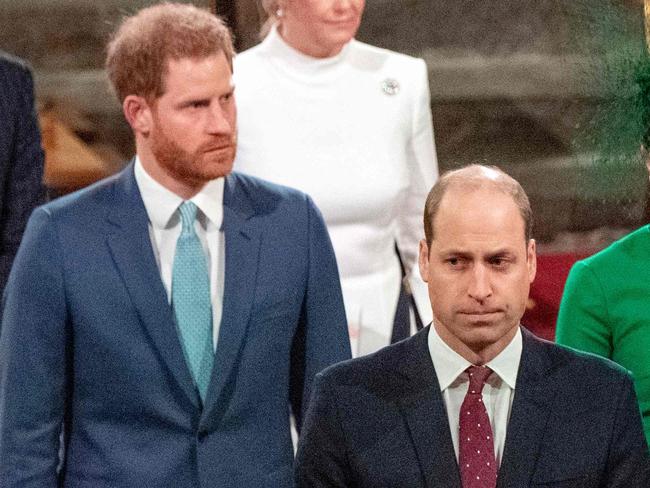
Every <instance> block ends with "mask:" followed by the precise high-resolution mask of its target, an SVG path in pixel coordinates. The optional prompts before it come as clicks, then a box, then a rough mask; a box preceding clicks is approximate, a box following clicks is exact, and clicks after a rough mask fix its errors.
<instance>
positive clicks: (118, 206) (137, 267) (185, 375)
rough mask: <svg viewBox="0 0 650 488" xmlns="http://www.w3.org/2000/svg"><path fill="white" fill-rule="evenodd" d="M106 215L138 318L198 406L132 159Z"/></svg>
mask: <svg viewBox="0 0 650 488" xmlns="http://www.w3.org/2000/svg"><path fill="white" fill-rule="evenodd" d="M108 220H109V221H110V222H111V223H113V225H114V226H115V227H114V231H113V232H112V233H110V234H109V235H108V237H107V241H108V246H109V248H110V251H111V254H112V256H113V260H114V261H115V265H116V266H117V269H118V271H119V273H120V274H121V276H122V278H123V280H124V284H125V285H126V288H127V290H128V292H129V294H130V296H131V300H132V301H133V304H134V305H135V307H136V309H137V311H138V314H139V316H140V319H141V321H142V323H143V325H144V327H145V329H146V331H147V333H148V335H149V337H150V338H151V341H152V342H153V344H154V345H155V346H156V348H157V350H158V352H159V354H160V356H161V357H162V359H163V361H164V362H165V364H166V365H167V366H168V367H169V370H170V372H171V374H172V376H173V377H174V379H175V380H176V382H177V383H178V384H179V386H180V387H181V389H182V390H183V392H184V393H185V395H186V396H187V397H188V399H189V400H190V401H191V402H192V403H193V404H194V405H195V406H196V407H197V408H198V406H199V397H198V393H197V391H196V389H195V387H194V384H193V381H192V377H191V374H190V371H189V369H188V367H187V364H186V362H185V358H184V356H183V350H182V346H181V344H180V341H179V338H178V333H177V331H176V327H175V326H174V320H173V316H172V312H171V307H170V306H169V303H168V301H167V294H166V292H165V288H164V286H163V283H162V280H161V279H160V272H159V270H158V266H157V264H156V260H155V257H154V254H153V249H152V247H151V238H150V236H149V230H148V224H149V219H148V216H147V212H146V210H145V208H144V204H143V202H142V198H141V196H140V191H139V189H138V187H137V184H136V181H135V176H134V173H133V164H131V165H130V166H129V167H128V168H127V169H126V170H124V171H123V172H122V173H121V174H120V175H119V177H118V179H117V181H116V184H115V195H114V204H113V208H112V211H111V212H110V214H109V216H108Z"/></svg>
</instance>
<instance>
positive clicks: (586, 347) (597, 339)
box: [555, 261, 612, 358]
mask: <svg viewBox="0 0 650 488" xmlns="http://www.w3.org/2000/svg"><path fill="white" fill-rule="evenodd" d="M555 339H556V341H557V342H558V343H559V344H564V345H567V346H570V347H573V348H575V349H580V350H582V351H588V352H592V353H595V354H599V355H600V356H604V357H607V358H610V357H611V355H612V336H611V329H610V324H609V316H608V309H607V295H606V294H605V293H604V291H603V288H602V285H601V282H600V280H599V279H598V277H597V276H596V274H595V273H594V272H593V270H592V269H591V268H590V267H589V265H588V264H586V263H585V262H583V261H580V262H578V263H576V264H575V265H574V266H573V268H572V269H571V272H570V273H569V277H568V278H567V282H566V285H565V286H564V294H563V296H562V303H561V304H560V312H559V314H558V318H557V326H556V330H555Z"/></svg>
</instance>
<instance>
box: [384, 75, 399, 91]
mask: <svg viewBox="0 0 650 488" xmlns="http://www.w3.org/2000/svg"><path fill="white" fill-rule="evenodd" d="M381 89H382V90H384V93H385V94H386V95H397V94H398V93H399V83H398V82H397V80H396V79H394V78H386V79H385V80H384V81H383V82H382V83H381Z"/></svg>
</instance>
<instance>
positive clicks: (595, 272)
mask: <svg viewBox="0 0 650 488" xmlns="http://www.w3.org/2000/svg"><path fill="white" fill-rule="evenodd" d="M556 340H557V342H558V343H560V344H565V345H568V346H571V347H574V348H576V349H580V350H583V351H589V352H593V353H596V354H599V355H601V356H604V357H606V358H609V359H612V360H613V361H615V362H617V363H618V364H620V365H621V366H623V367H624V368H626V369H628V370H630V371H631V372H632V374H633V375H634V383H635V387H636V392H637V396H638V398H639V403H640V406H641V414H642V415H643V424H644V430H645V435H646V439H647V440H648V443H650V226H645V227H642V228H640V229H638V230H636V231H634V232H632V233H631V234H629V235H627V236H625V237H624V238H622V239H621V240H619V241H617V242H615V243H614V244H612V245H611V246H609V247H608V248H606V249H604V250H603V251H601V252H599V253H597V254H595V255H593V256H591V257H589V258H587V259H585V260H583V261H578V262H577V263H576V264H575V265H574V266H573V268H572V269H571V272H570V273H569V277H568V278H567V282H566V285H565V288H564V295H563V297H562V303H561V305H560V312H559V315H558V320H557V329H556Z"/></svg>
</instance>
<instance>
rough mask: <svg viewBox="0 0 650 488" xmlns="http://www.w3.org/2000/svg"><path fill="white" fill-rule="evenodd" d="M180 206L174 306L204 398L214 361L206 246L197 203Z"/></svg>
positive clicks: (195, 377)
mask: <svg viewBox="0 0 650 488" xmlns="http://www.w3.org/2000/svg"><path fill="white" fill-rule="evenodd" d="M178 210H179V212H180V215H181V224H182V226H183V228H182V230H181V235H180V236H179V237H178V240H177V241H176V254H175V255H174V268H173V271H172V307H173V309H174V316H175V317H176V324H177V325H178V329H179V332H180V336H181V339H182V343H183V349H184V351H185V357H186V359H187V362H188V364H189V366H190V370H191V371H192V376H193V377H194V381H195V383H196V386H197V388H198V390H199V394H200V395H201V400H203V401H205V395H206V392H207V390H208V384H209V383H210V374H211V372H212V365H213V364H214V349H213V344H212V304H211V303H210V281H209V275H208V267H207V264H206V259H205V254H204V253H203V247H202V246H201V241H199V238H198V236H197V235H196V231H195V230H194V221H195V220H196V210H197V209H196V205H194V204H193V203H192V202H189V201H188V202H183V203H182V204H181V205H180V206H179V207H178Z"/></svg>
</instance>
